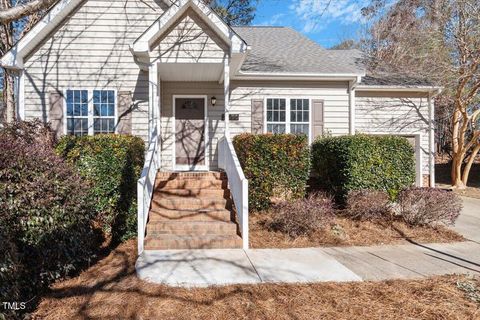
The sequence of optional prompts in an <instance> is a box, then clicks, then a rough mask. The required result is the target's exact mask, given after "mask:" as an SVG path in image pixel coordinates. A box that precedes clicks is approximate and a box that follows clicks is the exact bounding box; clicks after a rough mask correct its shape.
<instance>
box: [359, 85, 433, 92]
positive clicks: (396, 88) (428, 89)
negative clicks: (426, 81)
mask: <svg viewBox="0 0 480 320" xmlns="http://www.w3.org/2000/svg"><path fill="white" fill-rule="evenodd" d="M356 90H357V91H397V92H435V93H439V92H441V90H442V87H436V86H367V85H358V86H356Z"/></svg>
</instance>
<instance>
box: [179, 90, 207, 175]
mask: <svg viewBox="0 0 480 320" xmlns="http://www.w3.org/2000/svg"><path fill="white" fill-rule="evenodd" d="M177 98H184V99H188V98H193V99H203V101H204V112H205V114H204V125H205V132H204V136H203V140H204V144H205V164H204V165H196V166H189V165H177V164H176V156H175V147H176V146H175V143H176V142H175V140H176V134H177V129H176V123H175V120H176V118H175V103H176V99H177ZM172 117H173V123H172V126H173V148H172V156H173V157H172V165H173V166H172V170H173V171H208V170H210V158H209V152H208V150H209V147H210V145H209V138H208V137H209V135H208V125H209V124H208V96H207V95H194V94H174V95H172Z"/></svg>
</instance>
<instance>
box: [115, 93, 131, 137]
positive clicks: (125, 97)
mask: <svg viewBox="0 0 480 320" xmlns="http://www.w3.org/2000/svg"><path fill="white" fill-rule="evenodd" d="M117 113H118V118H117V119H118V123H117V133H119V134H131V133H132V93H131V92H130V91H119V92H118V104H117Z"/></svg>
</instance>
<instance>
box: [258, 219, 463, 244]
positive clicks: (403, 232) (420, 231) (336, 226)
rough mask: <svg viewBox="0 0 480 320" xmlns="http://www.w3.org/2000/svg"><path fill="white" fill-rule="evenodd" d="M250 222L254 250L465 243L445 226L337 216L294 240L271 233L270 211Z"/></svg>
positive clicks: (279, 233)
mask: <svg viewBox="0 0 480 320" xmlns="http://www.w3.org/2000/svg"><path fill="white" fill-rule="evenodd" d="M249 219H250V230H249V232H250V245H251V247H252V248H302V247H319V246H371V245H381V244H405V243H408V242H417V243H434V242H455V241H463V240H465V239H464V238H463V237H462V236H461V235H459V234H458V233H456V232H455V231H452V230H450V229H448V228H446V227H443V226H438V227H435V228H430V227H415V228H411V227H409V226H408V225H407V224H405V223H404V222H401V221H394V222H385V221H378V222H371V221H363V222H359V221H353V220H350V219H347V218H341V217H336V218H335V222H334V223H333V225H332V226H331V227H330V228H328V229H326V230H318V231H315V232H314V233H313V234H311V235H310V236H301V237H298V238H296V239H292V238H290V237H289V236H288V235H285V234H283V233H281V232H274V231H270V230H268V228H267V226H266V224H267V222H268V221H270V220H271V219H272V217H271V214H270V213H269V212H262V213H256V214H251V215H250V217H249Z"/></svg>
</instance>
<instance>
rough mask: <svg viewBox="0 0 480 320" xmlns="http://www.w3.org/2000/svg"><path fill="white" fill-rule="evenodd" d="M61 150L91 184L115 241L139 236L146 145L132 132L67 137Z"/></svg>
mask: <svg viewBox="0 0 480 320" xmlns="http://www.w3.org/2000/svg"><path fill="white" fill-rule="evenodd" d="M57 152H58V154H60V155H61V156H62V157H64V158H65V159H67V161H68V162H71V163H74V164H75V166H76V167H77V168H78V171H79V173H80V175H81V176H82V177H84V178H86V179H87V180H88V181H89V182H90V184H91V187H90V189H89V194H90V196H91V197H92V198H93V202H94V204H95V210H96V212H97V213H98V216H99V218H100V220H101V221H102V224H103V228H104V230H105V231H106V232H108V233H111V234H112V237H113V239H114V240H115V241H123V240H125V239H128V238H131V237H134V236H136V231H137V225H136V218H137V214H136V210H137V202H136V199H137V198H136V196H137V184H136V183H137V179H138V178H139V177H140V174H141V170H142V166H143V161H144V152H145V144H144V142H143V140H142V139H141V138H139V137H134V136H130V135H115V134H108V135H96V136H83V137H75V136H65V137H63V138H62V139H61V140H60V142H59V143H58V145H57Z"/></svg>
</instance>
